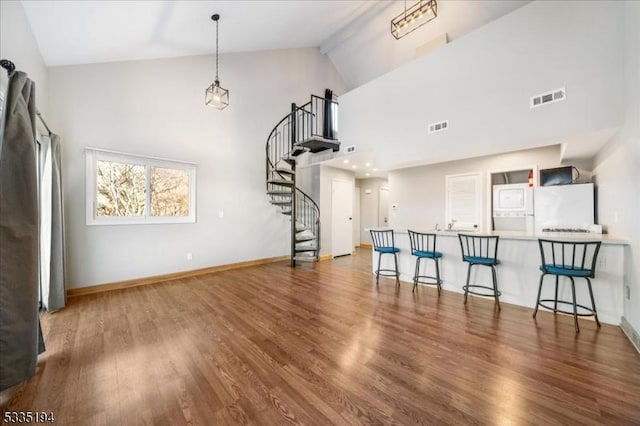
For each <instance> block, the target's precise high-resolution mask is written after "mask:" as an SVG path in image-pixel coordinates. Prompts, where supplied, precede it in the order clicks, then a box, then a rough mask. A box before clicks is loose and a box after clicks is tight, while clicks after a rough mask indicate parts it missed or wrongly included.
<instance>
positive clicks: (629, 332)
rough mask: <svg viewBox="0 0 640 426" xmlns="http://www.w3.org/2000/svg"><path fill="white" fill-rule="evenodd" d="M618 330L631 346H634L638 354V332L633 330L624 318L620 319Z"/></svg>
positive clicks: (639, 337) (639, 343)
mask: <svg viewBox="0 0 640 426" xmlns="http://www.w3.org/2000/svg"><path fill="white" fill-rule="evenodd" d="M620 328H621V329H622V332H623V333H624V334H625V335H626V336H627V337H628V338H629V340H630V341H631V344H632V345H633V346H635V348H636V350H637V351H638V352H640V334H638V332H637V331H636V330H634V329H633V327H632V326H631V323H630V322H629V321H628V320H627V319H626V318H625V317H622V321H621V322H620Z"/></svg>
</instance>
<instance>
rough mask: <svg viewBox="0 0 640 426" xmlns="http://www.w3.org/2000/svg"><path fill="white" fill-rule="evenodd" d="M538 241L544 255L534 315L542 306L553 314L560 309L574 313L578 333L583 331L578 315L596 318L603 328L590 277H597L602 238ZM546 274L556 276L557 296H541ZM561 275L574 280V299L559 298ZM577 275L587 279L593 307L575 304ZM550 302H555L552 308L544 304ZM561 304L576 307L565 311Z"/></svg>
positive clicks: (572, 286) (572, 288)
mask: <svg viewBox="0 0 640 426" xmlns="http://www.w3.org/2000/svg"><path fill="white" fill-rule="evenodd" d="M538 244H539V245H540V257H541V258H542V265H540V270H541V271H542V275H540V286H539V287H538V300H537V301H536V309H535V311H534V312H533V317H534V318H535V317H536V315H537V314H538V308H539V307H540V306H542V307H543V308H546V309H549V310H551V311H553V312H554V313H556V312H561V313H563V314H569V315H573V322H574V324H575V327H576V333H580V327H579V326H578V317H579V316H580V317H590V316H593V317H595V320H596V324H597V325H598V327H600V321H599V320H598V313H597V312H596V302H595V300H594V298H593V289H592V288H591V280H590V279H589V278H595V275H596V260H597V259H598V252H599V251H600V244H601V243H600V241H589V242H574V241H554V240H543V239H539V240H538ZM546 275H555V277H556V288H555V297H554V298H553V299H540V294H541V293H542V283H543V281H544V277H545V276H546ZM560 277H567V278H569V280H570V281H571V295H572V300H571V301H566V300H559V299H558V281H559V280H560ZM574 278H584V279H585V280H586V281H587V288H588V289H589V297H590V298H591V307H590V308H588V307H586V306H584V305H579V304H578V303H576V284H575V280H574ZM549 302H553V308H551V307H550V306H548V305H546V304H545V303H549ZM558 303H560V304H564V305H571V306H572V307H573V310H572V311H564V310H562V309H558ZM578 308H581V309H583V310H584V311H586V313H584V312H581V313H578Z"/></svg>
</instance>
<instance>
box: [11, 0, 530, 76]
mask: <svg viewBox="0 0 640 426" xmlns="http://www.w3.org/2000/svg"><path fill="white" fill-rule="evenodd" d="M413 1H414V0H407V4H409V5H410V4H411V3H413ZM528 1H529V0H483V1H472V0H466V1H461V0H439V1H438V17H437V19H435V20H433V21H432V22H430V23H429V24H427V25H425V26H423V27H421V28H420V29H419V30H417V31H415V32H413V33H411V34H410V35H408V36H406V37H404V38H402V39H401V40H395V39H394V38H393V37H392V36H391V34H390V32H389V22H390V20H391V19H392V18H393V17H394V16H395V15H397V14H398V13H400V12H401V11H402V10H403V9H404V4H405V3H404V2H403V1H399V0H396V1H390V0H383V1H375V0H298V1H293V0H286V1H273V0H258V1H240V0H235V1H212V0H180V1H160V0H129V1H114V0H112V1H107V0H84V1H79V0H22V4H23V5H24V9H25V12H26V15H27V19H28V20H29V22H30V24H31V28H32V30H33V33H34V35H35V37H36V40H37V42H38V45H39V47H40V51H41V53H42V56H43V58H44V61H45V63H46V65H48V66H59V65H74V64H87V63H99V62H113V61H127V60H139V59H154V58H167V57H179V56H192V55H204V54H211V53H213V52H215V24H214V23H213V22H212V21H211V19H210V17H211V15H212V14H213V13H219V14H220V15H221V20H220V52H222V53H229V52H247V51H258V50H271V49H285V48H295V47H320V49H321V51H322V52H323V53H326V54H328V55H329V57H330V58H331V60H332V61H333V63H334V64H335V66H336V68H337V69H338V71H339V72H340V74H341V75H342V76H343V78H344V79H345V82H346V83H347V87H348V88H349V89H351V88H354V87H357V86H359V85H361V84H363V83H365V82H367V81H370V80H372V79H374V78H376V77H378V76H380V75H382V74H384V73H386V72H388V71H391V70H393V69H394V68H396V67H398V66H400V65H402V64H404V63H406V62H409V61H411V60H412V59H413V58H414V57H415V51H416V48H417V47H419V46H421V45H423V44H425V43H428V42H429V41H430V40H432V39H433V38H434V37H435V36H438V35H442V34H445V33H446V34H447V36H448V39H449V41H452V40H455V39H457V38H458V37H461V36H463V35H464V34H466V33H468V32H470V31H473V30H475V29H477V28H479V27H481V26H483V25H485V24H487V23H489V22H491V21H493V20H495V19H498V18H499V17H501V16H503V15H505V14H507V13H509V12H511V11H513V10H515V9H517V8H518V7H520V6H522V5H524V4H526V3H527V2H528Z"/></svg>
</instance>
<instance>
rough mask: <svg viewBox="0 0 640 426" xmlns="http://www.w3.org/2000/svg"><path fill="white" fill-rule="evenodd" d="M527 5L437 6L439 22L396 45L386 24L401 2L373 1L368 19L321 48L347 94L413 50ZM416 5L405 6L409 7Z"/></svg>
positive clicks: (520, 1) (489, 1)
mask: <svg viewBox="0 0 640 426" xmlns="http://www.w3.org/2000/svg"><path fill="white" fill-rule="evenodd" d="M528 1H529V0H482V1H468V0H462V1H456V0H446V1H440V2H438V17H437V18H436V19H434V20H432V21H431V22H429V23H428V24H426V25H424V26H422V27H420V29H418V30H416V31H414V32H412V33H411V34H408V35H406V36H405V37H403V38H402V39H400V40H396V39H395V38H394V37H393V36H392V35H391V33H390V31H389V21H391V19H392V18H395V17H396V16H397V15H398V14H399V13H401V12H402V11H403V10H404V4H403V2H401V1H397V0H396V1H378V4H377V5H376V6H373V7H372V9H371V10H372V12H369V13H367V17H368V19H365V20H363V21H357V22H355V23H353V24H352V25H349V26H347V27H346V28H344V29H343V30H341V31H340V32H339V33H338V34H336V35H334V36H332V37H331V38H330V39H329V40H328V41H325V42H324V43H323V45H322V46H321V49H322V48H325V49H326V50H327V54H328V55H329V57H330V58H331V60H332V61H333V63H334V64H335V65H336V67H337V68H338V71H339V72H340V74H341V75H342V76H343V77H344V78H345V81H346V83H347V86H348V87H349V88H350V89H351V88H354V87H358V86H360V85H362V84H364V83H366V82H368V81H371V80H373V79H374V78H376V77H379V76H381V75H383V74H385V73H387V72H390V71H392V70H393V69H395V68H397V67H399V66H400V65H403V64H406V63H407V62H410V61H412V60H413V59H415V57H416V49H418V48H420V47H422V46H424V45H425V44H428V43H429V42H431V41H433V40H434V39H437V37H438V36H441V35H444V34H446V35H447V37H448V40H449V41H452V40H453V41H455V40H457V39H459V38H460V37H463V36H466V34H467V33H469V32H470V31H472V30H473V29H474V28H475V27H476V26H478V25H483V24H486V23H487V22H490V21H492V20H494V19H496V18H497V17H499V16H501V15H503V14H506V13H509V12H511V11H513V10H514V9H517V8H518V7H522V6H523V5H524V4H526V3H527V2H528ZM413 3H415V2H409V1H408V2H407V6H410V5H411V4H413Z"/></svg>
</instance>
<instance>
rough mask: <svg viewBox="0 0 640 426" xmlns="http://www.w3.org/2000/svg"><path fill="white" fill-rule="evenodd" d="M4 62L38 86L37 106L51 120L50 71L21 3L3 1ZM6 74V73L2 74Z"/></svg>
mask: <svg viewBox="0 0 640 426" xmlns="http://www.w3.org/2000/svg"><path fill="white" fill-rule="evenodd" d="M0 58H1V59H8V60H10V61H12V62H13V63H14V64H15V65H16V70H18V71H24V72H26V73H27V74H28V75H29V78H30V79H31V80H33V81H34V82H35V84H36V106H37V108H38V110H39V111H40V112H41V113H42V114H43V115H44V116H45V118H46V116H47V112H48V108H47V106H48V105H47V99H48V81H47V80H48V79H47V67H46V65H45V63H44V60H43V59H42V55H41V54H40V48H39V47H38V43H37V42H36V38H35V36H34V35H33V32H32V31H31V26H30V25H29V21H27V16H26V14H25V13H24V9H23V8H22V2H19V1H4V0H3V1H0ZM2 72H3V73H4V72H5V71H4V70H2Z"/></svg>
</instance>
